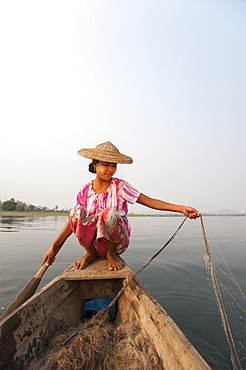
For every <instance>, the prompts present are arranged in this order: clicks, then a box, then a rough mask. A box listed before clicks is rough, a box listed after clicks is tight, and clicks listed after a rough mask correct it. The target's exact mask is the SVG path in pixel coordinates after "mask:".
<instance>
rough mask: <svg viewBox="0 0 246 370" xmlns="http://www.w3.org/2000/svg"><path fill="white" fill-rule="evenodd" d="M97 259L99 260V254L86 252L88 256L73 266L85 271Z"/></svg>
mask: <svg viewBox="0 0 246 370" xmlns="http://www.w3.org/2000/svg"><path fill="white" fill-rule="evenodd" d="M95 259H97V254H96V253H93V254H91V253H88V252H86V254H85V255H84V256H83V257H82V258H80V259H79V260H78V261H75V262H74V264H73V266H74V267H75V268H76V269H81V270H82V269H84V268H85V267H86V266H87V265H88V264H89V263H90V262H92V261H94V260H95Z"/></svg>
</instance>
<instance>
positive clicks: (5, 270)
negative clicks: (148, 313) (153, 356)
mask: <svg viewBox="0 0 246 370" xmlns="http://www.w3.org/2000/svg"><path fill="white" fill-rule="evenodd" d="M66 220H67V218H66V216H12V215H11V216H5V215H2V216H0V281H1V285H0V310H1V311H2V312H3V311H4V309H5V308H6V307H7V306H8V305H9V304H10V303H11V301H12V300H13V299H14V297H15V296H16V294H18V292H19V291H20V289H22V287H23V286H24V285H25V284H26V282H27V281H28V280H29V279H30V278H31V277H32V276H33V275H34V274H35V273H36V272H37V270H38V269H39V265H40V261H41V259H42V256H43V255H44V253H45V252H46V250H47V249H48V247H49V245H50V243H51V242H52V241H53V239H54V238H55V237H56V236H57V234H58V232H59V231H60V230H61V228H62V226H63V225H64V223H65V222H66ZM182 220H183V218H182V217H131V218H130V223H131V226H132V238H131V245H130V247H129V248H128V250H127V251H126V252H125V253H124V255H123V258H124V259H125V261H126V262H127V263H128V265H129V266H130V268H131V269H132V270H133V272H137V271H138V270H139V269H140V268H141V267H142V266H143V265H145V264H146V263H147V262H148V260H149V259H150V258H151V257H152V256H153V255H154V254H155V253H156V252H157V251H158V250H159V249H160V248H161V247H162V246H163V245H164V244H165V243H166V241H167V240H168V239H169V238H170V237H171V235H172V234H173V233H174V232H175V230H176V229H177V227H178V226H179V224H180V223H181V222H182ZM204 223H205V227H206V232H207V236H208V240H209V245H210V249H211V253H212V256H213V260H214V262H215V263H216V264H217V265H218V266H219V267H220V268H222V269H223V270H224V271H226V273H227V274H228V275H230V276H231V275H232V276H233V278H235V279H236V280H237V282H238V284H239V286H240V287H241V289H242V290H243V292H244V293H245V291H246V281H245V262H246V261H245V260H246V258H245V234H246V231H245V230H246V227H245V226H246V217H243V216H235V217H230V216H227V217H225V216H224V217H219V216H214V217H204ZM83 253H84V252H83V251H82V248H81V247H80V246H79V244H78V243H77V241H76V238H75V237H74V236H73V235H72V236H71V237H70V238H69V239H68V240H67V242H66V244H65V245H64V246H63V248H62V250H61V251H60V252H59V254H58V255H57V260H56V262H55V263H54V265H52V266H51V267H49V269H48V270H47V272H46V273H45V275H44V277H43V279H42V282H41V287H42V286H44V285H45V284H47V283H48V282H49V281H50V280H51V279H53V278H54V277H56V276H57V274H59V273H61V272H62V271H63V270H64V269H65V268H66V267H67V266H68V265H70V264H71V263H73V262H74V261H75V260H77V259H78V258H80V257H81V255H82V254H83ZM204 255H205V249H204V242H203V237H202V234H201V227H200V220H187V221H186V222H185V224H184V226H183V227H182V229H181V231H180V232H179V234H178V235H177V236H176V238H175V240H174V242H172V243H171V244H170V245H169V246H168V247H167V248H165V249H164V250H163V252H162V253H161V254H160V255H159V256H158V257H157V258H156V259H155V260H154V261H152V262H151V264H150V265H149V266H148V267H147V268H146V269H145V270H143V271H142V272H141V274H139V275H138V278H139V280H140V281H141V282H142V283H143V284H144V286H145V287H146V288H147V289H148V290H149V291H150V292H151V294H152V295H153V297H154V298H155V299H156V300H157V301H158V302H159V303H160V304H161V305H162V306H163V308H164V309H165V310H166V311H167V312H168V313H169V315H170V316H171V317H172V318H173V319H174V321H175V322H176V323H177V325H178V326H179V327H180V328H181V330H182V331H183V332H184V333H185V335H186V336H187V337H188V339H189V340H190V341H191V342H192V344H193V345H194V346H195V347H196V348H197V350H198V351H199V352H200V353H201V355H202V356H203V357H204V358H205V359H206V361H207V362H208V363H209V365H210V366H211V367H212V369H223V370H225V369H231V368H232V367H231V362H230V355H229V350H228V346H227V343H226V340H225V337H224V333H223V330H222V326H221V320H220V316H219V313H218V309H217V305H216V301H215V297H214V293H213V289H212V288H211V286H210V281H209V279H208V274H207V271H206V267H205V259H204ZM219 279H220V283H221V289H222V293H223V297H224V303H225V307H226V310H227V313H228V317H229V320H230V323H231V327H232V332H233V335H234V339H235V344H236V346H237V349H238V353H239V358H240V359H241V365H242V368H246V359H245V358H244V357H245V356H246V350H245V321H246V320H245V310H246V305H245V299H243V296H242V294H241V293H240V292H239V290H238V289H237V287H236V286H235V284H234V283H232V282H231V280H229V279H228V277H226V276H224V275H223V274H219ZM243 358H244V359H243Z"/></svg>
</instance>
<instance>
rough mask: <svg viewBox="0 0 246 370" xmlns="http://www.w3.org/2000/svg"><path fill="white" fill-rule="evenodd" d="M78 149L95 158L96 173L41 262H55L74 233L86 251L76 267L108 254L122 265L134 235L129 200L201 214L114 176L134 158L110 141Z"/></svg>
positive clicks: (193, 216) (116, 265) (113, 267)
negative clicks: (168, 201)
mask: <svg viewBox="0 0 246 370" xmlns="http://www.w3.org/2000/svg"><path fill="white" fill-rule="evenodd" d="M78 153H79V154H80V155H82V156H83V157H86V158H90V159H92V162H91V163H90V165H89V171H90V172H92V173H95V174H96V177H95V179H94V180H92V181H90V182H89V183H87V184H86V185H84V186H83V187H82V188H81V189H80V190H79V191H78V193H77V194H76V196H75V198H74V207H73V208H72V209H71V211H70V213H69V216H68V222H67V223H66V224H65V226H64V227H63V229H62V230H61V232H60V234H59V235H58V237H57V238H56V239H55V240H54V242H53V243H52V244H51V246H50V248H49V249H48V251H47V253H46V254H45V255H44V257H43V260H42V264H41V265H43V264H45V263H46V264H47V265H51V264H52V263H53V262H54V260H55V256H56V254H57V253H58V251H59V250H60V248H61V247H62V245H63V244H64V242H65V241H66V240H67V238H68V237H69V236H70V235H71V234H72V233H74V234H75V235H76V237H77V238H78V241H79V244H80V245H81V246H82V247H84V249H85V251H86V253H85V255H84V256H83V257H82V258H80V259H79V260H78V261H76V262H75V263H74V267H75V268H78V269H83V268H85V267H86V266H87V265H88V264H89V263H90V262H91V261H93V260H95V259H96V258H98V256H106V258H107V260H108V269H109V270H118V269H120V268H121V267H122V266H123V262H122V260H121V259H120V258H119V257H118V256H119V255H120V254H121V253H123V252H124V251H125V250H126V248H127V247H128V245H129V237H130V235H131V228H130V225H129V222H128V219H127V212H128V207H127V204H128V203H131V204H134V203H135V202H136V203H140V204H142V205H144V206H147V207H149V208H153V209H156V210H160V211H173V212H180V213H183V214H184V215H185V216H187V217H188V218H191V219H196V218H197V217H199V216H200V213H199V212H198V211H197V210H196V209H195V208H192V207H188V206H182V205H175V204H171V203H167V202H164V201H162V200H158V199H153V198H150V197H148V196H147V195H144V194H143V193H140V192H139V191H138V190H136V189H135V188H133V187H132V186H131V185H130V184H129V183H128V182H127V181H125V180H121V179H118V178H116V177H114V175H115V172H116V170H117V163H132V162H133V161H132V158H130V157H128V156H126V155H124V154H122V153H120V152H119V150H118V149H117V148H116V147H115V146H114V145H113V144H112V143H110V142H109V141H107V142H105V143H102V144H99V145H98V146H97V147H96V148H91V149H81V150H79V152H78Z"/></svg>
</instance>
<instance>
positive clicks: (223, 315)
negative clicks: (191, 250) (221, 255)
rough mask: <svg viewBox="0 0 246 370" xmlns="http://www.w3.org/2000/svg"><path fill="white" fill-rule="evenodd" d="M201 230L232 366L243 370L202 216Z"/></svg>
mask: <svg viewBox="0 0 246 370" xmlns="http://www.w3.org/2000/svg"><path fill="white" fill-rule="evenodd" d="M201 228H202V234H203V239H204V244H205V250H206V253H207V255H206V260H207V264H208V267H209V274H210V277H211V282H212V287H213V290H214V295H215V298H216V303H217V306H218V310H219V313H220V318H221V321H222V326H223V330H224V334H225V337H226V341H227V344H228V346H229V350H230V356H231V362H232V366H233V369H234V370H242V367H241V364H240V360H239V357H238V354H237V350H236V347H235V343H234V339H233V336H232V332H231V328H230V324H229V321H228V317H227V314H226V310H225V306H224V304H223V300H222V295H221V292H220V287H219V283H218V278H217V274H216V269H215V265H214V262H213V260H212V256H211V252H210V248H209V245H208V240H207V236H206V231H205V227H204V223H203V218H202V216H201Z"/></svg>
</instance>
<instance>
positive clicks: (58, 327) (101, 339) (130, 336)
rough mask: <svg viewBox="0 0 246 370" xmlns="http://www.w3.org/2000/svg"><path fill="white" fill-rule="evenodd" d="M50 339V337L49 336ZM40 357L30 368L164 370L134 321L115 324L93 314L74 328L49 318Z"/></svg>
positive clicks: (38, 369) (47, 369) (152, 348)
mask: <svg viewBox="0 0 246 370" xmlns="http://www.w3.org/2000/svg"><path fill="white" fill-rule="evenodd" d="M55 331H56V335H55V336H53V339H51V340H50V339H49V338H50V335H51V334H52V335H54V333H55ZM42 343H43V344H42V346H41V347H40V349H39V355H40V356H39V358H38V360H36V361H33V362H32V363H30V364H29V366H28V369H29V370H31V369H32V370H41V369H42V370H53V369H54V370H55V369H58V370H62V369H64V370H65V369H66V370H70V369H71V370H72V369H85V370H103V369H104V370H106V369H107V370H116V369H119V370H121V369H129V370H133V369H134V370H135V369H136V370H150V369H156V370H159V369H163V367H162V366H161V363H160V359H159V357H158V355H157V353H156V350H155V348H154V346H153V344H152V343H151V341H150V340H149V339H148V337H147V335H146V334H145V331H144V330H143V329H141V328H140V327H139V326H138V325H137V324H136V323H130V322H126V323H124V324H121V325H120V326H116V325H115V324H114V323H112V322H110V321H109V319H105V315H104V317H103V318H102V317H100V318H96V317H93V318H92V319H90V320H89V321H86V322H84V323H82V324H81V325H80V326H79V327H78V328H77V329H76V330H75V329H74V328H68V327H66V325H65V324H64V323H62V322H59V321H58V320H51V321H50V322H49V323H48V324H47V327H46V329H45V331H44V335H43V337H42Z"/></svg>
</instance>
